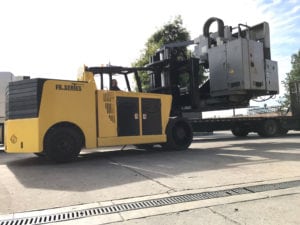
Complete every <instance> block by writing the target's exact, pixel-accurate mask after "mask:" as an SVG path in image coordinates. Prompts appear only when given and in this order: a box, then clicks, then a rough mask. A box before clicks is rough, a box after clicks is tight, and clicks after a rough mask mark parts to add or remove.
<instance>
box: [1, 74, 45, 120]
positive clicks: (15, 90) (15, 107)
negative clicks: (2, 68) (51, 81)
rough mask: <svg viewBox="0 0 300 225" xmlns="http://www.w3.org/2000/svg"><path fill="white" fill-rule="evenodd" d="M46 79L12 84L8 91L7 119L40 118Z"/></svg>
mask: <svg viewBox="0 0 300 225" xmlns="http://www.w3.org/2000/svg"><path fill="white" fill-rule="evenodd" d="M45 81H46V79H29V80H21V81H15V82H10V83H9V85H8V87H7V90H6V110H5V116H6V119H22V118H34V117H38V115H39V109H40V103H41V96H42V90H43V85H44V82H45Z"/></svg>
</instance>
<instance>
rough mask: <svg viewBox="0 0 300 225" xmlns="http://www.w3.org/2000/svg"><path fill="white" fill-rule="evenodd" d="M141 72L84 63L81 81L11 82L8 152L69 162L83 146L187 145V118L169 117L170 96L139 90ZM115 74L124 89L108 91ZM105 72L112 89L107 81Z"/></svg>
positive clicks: (6, 132) (7, 137)
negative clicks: (133, 83) (133, 82)
mask: <svg viewBox="0 0 300 225" xmlns="http://www.w3.org/2000/svg"><path fill="white" fill-rule="evenodd" d="M141 69H142V68H141ZM138 71H139V69H138V68H124V67H116V66H108V67H91V68H88V67H84V69H83V70H82V72H81V73H80V76H79V77H78V80H77V81H66V80H54V79H28V80H22V81H17V82H11V83H10V84H9V85H8V88H7V92H6V121H5V132H4V136H5V151H6V152H7V153H35V154H37V155H39V156H46V157H48V158H50V159H51V160H54V161H56V162H68V161H71V160H73V159H75V158H76V157H77V156H78V155H79V153H80V151H81V149H82V148H87V149H93V148H97V147H105V146H117V145H129V144H133V145H138V146H139V147H144V148H148V147H149V146H152V145H154V144H160V145H162V146H163V148H167V149H174V150H183V149H187V148H188V147H189V146H190V144H191V142H192V138H193V133H192V129H191V125H190V124H189V123H188V122H187V121H186V120H185V119H184V118H179V117H172V118H170V117H169V116H170V110H171V104H172V96H171V95H164V94H154V93H143V92H141V91H142V90H141V84H140V80H139V75H138ZM128 74H134V76H135V80H136V81H137V85H136V86H137V89H138V92H132V91H131V87H130V82H129V79H128ZM95 75H97V77H99V82H98V83H99V89H97V85H96V81H95V77H96V76H95ZM117 75H119V76H120V75H121V76H123V77H125V81H126V84H127V91H126V92H125V91H111V90H107V89H110V88H111V85H112V80H113V77H115V76H117ZM105 77H108V81H109V82H108V83H109V86H110V87H109V88H108V87H105V85H104V81H105ZM106 79H107V78H106ZM98 83H97V84H98Z"/></svg>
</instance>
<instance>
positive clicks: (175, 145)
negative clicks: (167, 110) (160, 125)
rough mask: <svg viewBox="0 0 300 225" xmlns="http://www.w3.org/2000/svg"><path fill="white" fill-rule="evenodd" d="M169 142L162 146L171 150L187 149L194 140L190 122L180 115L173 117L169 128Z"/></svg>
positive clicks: (167, 133) (167, 131) (167, 130)
mask: <svg viewBox="0 0 300 225" xmlns="http://www.w3.org/2000/svg"><path fill="white" fill-rule="evenodd" d="M166 135H167V142H166V143H164V144H162V147H163V148H165V149H170V150H185V149H188V147H189V146H190V145H191V143H192V141H193V130H192V127H191V125H190V123H189V122H188V121H187V120H186V119H184V118H180V117H176V118H174V119H173V118H171V119H170V120H169V123H168V126H167V129H166Z"/></svg>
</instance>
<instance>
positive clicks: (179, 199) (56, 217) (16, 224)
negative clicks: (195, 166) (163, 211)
mask: <svg viewBox="0 0 300 225" xmlns="http://www.w3.org/2000/svg"><path fill="white" fill-rule="evenodd" d="M298 186H300V180H296V181H289V182H282V183H273V184H262V185H254V186H248V187H240V188H233V189H227V190H221V191H211V192H200V193H194V194H185V195H178V196H171V197H165V198H156V199H150V200H144V201H136V202H129V203H122V204H115V205H111V206H101V207H95V208H89V209H83V210H75V211H70V212H63V213H56V214H49V215H43V216H33V217H24V218H16V219H10V220H0V225H35V224H47V223H54V222H62V221H67V220H75V219H80V218H85V217H89V216H99V215H108V214H112V213H120V212H125V211H132V210H138V209H146V208H153V207H160V206H167V205H173V204H178V203H185V202H193V201H200V200H205V199H213V198H221V197H229V196H233V195H242V194H250V193H258V192H265V191H273V190H280V189H287V188H293V187H298Z"/></svg>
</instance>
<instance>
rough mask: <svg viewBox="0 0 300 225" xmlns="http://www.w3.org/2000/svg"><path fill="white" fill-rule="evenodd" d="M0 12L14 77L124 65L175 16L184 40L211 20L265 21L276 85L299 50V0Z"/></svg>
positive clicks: (6, 62)
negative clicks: (276, 73) (276, 72)
mask: <svg viewBox="0 0 300 225" xmlns="http://www.w3.org/2000/svg"><path fill="white" fill-rule="evenodd" d="M0 11H1V12H0V29H1V35H0V71H9V72H12V73H13V74H14V75H27V76H28V75H29V76H31V77H42V78H57V79H68V80H69V79H71V80H72V79H76V77H77V70H78V68H79V67H80V66H82V65H83V64H85V65H87V66H100V65H103V64H104V65H105V64H108V63H111V64H113V65H121V66H130V65H131V63H132V62H134V61H135V60H136V59H137V58H139V56H140V54H141V51H142V50H143V49H144V47H145V46H144V45H145V43H146V41H147V39H148V38H149V37H150V36H151V35H152V34H153V33H154V32H155V31H156V30H158V29H159V28H161V27H162V26H163V25H164V24H166V23H167V22H169V21H171V20H173V19H174V18H175V16H177V15H181V17H182V19H183V26H184V27H186V29H187V30H188V31H189V32H190V34H191V38H196V37H198V36H199V35H201V34H202V28H203V24H204V23H205V21H206V20H207V19H208V18H210V17H218V18H221V19H222V20H223V21H224V23H225V25H231V26H236V25H237V24H238V23H243V24H248V25H250V26H252V25H255V24H258V23H261V22H263V21H266V22H268V23H269V24H270V30H271V52H272V59H273V60H276V61H278V67H279V76H280V80H283V79H284V77H285V74H286V73H287V72H289V71H290V69H291V66H290V59H291V55H292V54H294V53H296V52H297V51H298V50H299V49H300V38H299V37H300V29H299V28H300V0H226V1H224V0H214V1H206V0H185V1H182V0H152V1H143V0H127V1H125V0H72V1H71V0H26V1H24V0H0ZM283 91H284V90H283V88H281V90H280V92H281V94H283Z"/></svg>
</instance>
